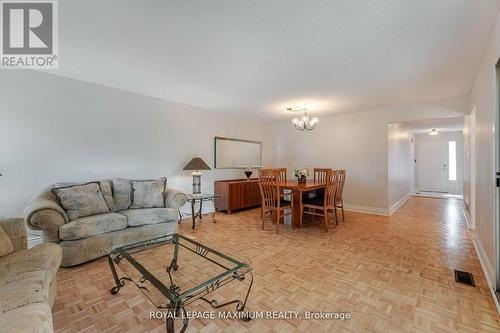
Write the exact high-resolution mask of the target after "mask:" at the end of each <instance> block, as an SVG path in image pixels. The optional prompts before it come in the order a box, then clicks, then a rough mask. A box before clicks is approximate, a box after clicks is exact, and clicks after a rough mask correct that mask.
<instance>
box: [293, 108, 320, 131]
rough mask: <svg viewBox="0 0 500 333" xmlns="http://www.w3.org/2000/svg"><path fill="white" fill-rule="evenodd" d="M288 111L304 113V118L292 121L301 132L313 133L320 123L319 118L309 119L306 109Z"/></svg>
mask: <svg viewBox="0 0 500 333" xmlns="http://www.w3.org/2000/svg"><path fill="white" fill-rule="evenodd" d="M287 110H288V111H290V112H304V115H303V116H302V117H294V118H293V119H292V124H293V126H294V127H295V129H297V130H299V131H303V130H308V131H312V130H313V129H314V128H315V127H316V125H317V124H318V123H319V118H318V117H312V118H309V116H308V115H307V109H306V108H300V109H292V108H287Z"/></svg>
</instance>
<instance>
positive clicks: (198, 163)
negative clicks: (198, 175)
mask: <svg viewBox="0 0 500 333" xmlns="http://www.w3.org/2000/svg"><path fill="white" fill-rule="evenodd" d="M182 170H212V169H210V167H209V166H208V165H207V163H205V161H203V160H202V159H201V158H199V157H193V159H192V160H191V161H189V163H188V164H186V166H185V167H184V168H183V169H182Z"/></svg>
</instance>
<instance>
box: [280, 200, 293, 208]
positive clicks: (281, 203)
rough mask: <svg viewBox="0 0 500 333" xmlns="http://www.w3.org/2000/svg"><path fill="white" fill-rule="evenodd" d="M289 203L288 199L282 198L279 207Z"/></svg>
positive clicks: (286, 205)
mask: <svg viewBox="0 0 500 333" xmlns="http://www.w3.org/2000/svg"><path fill="white" fill-rule="evenodd" d="M290 205H291V202H290V201H287V200H284V199H280V207H288V206H290Z"/></svg>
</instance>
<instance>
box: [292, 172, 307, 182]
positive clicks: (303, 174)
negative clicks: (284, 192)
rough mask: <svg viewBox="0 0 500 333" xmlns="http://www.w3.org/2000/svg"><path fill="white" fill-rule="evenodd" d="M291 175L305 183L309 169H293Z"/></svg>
mask: <svg viewBox="0 0 500 333" xmlns="http://www.w3.org/2000/svg"><path fill="white" fill-rule="evenodd" d="M293 176H294V177H295V178H297V181H298V182H301V183H305V182H306V177H307V176H309V170H308V169H302V170H300V169H295V170H293Z"/></svg>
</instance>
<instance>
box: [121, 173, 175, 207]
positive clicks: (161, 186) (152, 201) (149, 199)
mask: <svg viewBox="0 0 500 333" xmlns="http://www.w3.org/2000/svg"><path fill="white" fill-rule="evenodd" d="M166 181H167V180H166V178H160V179H158V180H132V205H131V206H130V208H132V209H135V208H164V207H165V200H164V199H165V198H164V197H163V193H164V192H165V186H166Z"/></svg>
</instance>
